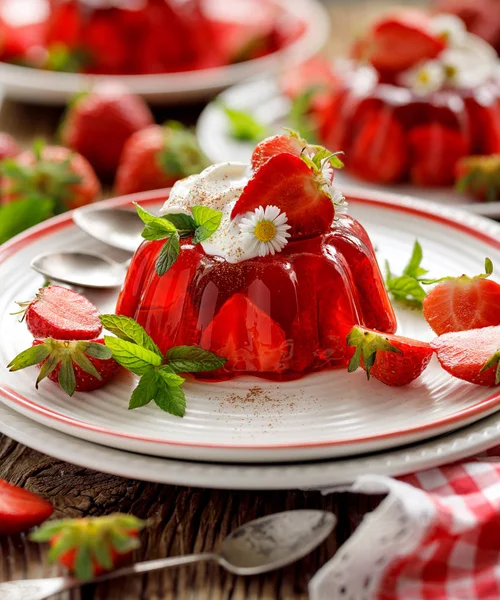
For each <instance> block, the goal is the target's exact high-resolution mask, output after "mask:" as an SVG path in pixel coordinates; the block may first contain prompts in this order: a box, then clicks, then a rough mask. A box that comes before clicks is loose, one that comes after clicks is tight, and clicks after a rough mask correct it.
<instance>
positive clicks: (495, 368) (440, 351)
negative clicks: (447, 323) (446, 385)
mask: <svg viewBox="0 0 500 600" xmlns="http://www.w3.org/2000/svg"><path fill="white" fill-rule="evenodd" d="M431 346H432V347H433V348H434V349H435V350H436V353H437V357H438V360H439V362H440V363H441V366H442V367H443V369H445V370H446V371H448V373H450V374H451V375H453V377H458V379H463V380H464V381H468V382H469V383H475V384H476V385H485V386H494V385H498V384H500V326H496V327H483V328H482V329H471V330H469V331H458V332H453V333H446V334H445V335H442V336H440V337H438V338H436V339H435V340H434V341H432V342H431Z"/></svg>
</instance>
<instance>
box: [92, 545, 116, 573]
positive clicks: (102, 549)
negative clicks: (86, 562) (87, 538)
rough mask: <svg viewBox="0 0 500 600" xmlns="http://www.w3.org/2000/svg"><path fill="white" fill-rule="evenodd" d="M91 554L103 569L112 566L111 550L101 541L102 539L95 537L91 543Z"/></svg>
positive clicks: (108, 569) (108, 568)
mask: <svg viewBox="0 0 500 600" xmlns="http://www.w3.org/2000/svg"><path fill="white" fill-rule="evenodd" d="M92 555H93V556H94V557H95V559H96V561H97V563H98V564H99V566H100V567H102V568H103V569H106V570H107V571H110V570H111V569H112V568H113V560H112V558H111V552H110V551H109V548H108V546H107V544H103V543H102V540H99V539H97V540H95V543H94V544H92Z"/></svg>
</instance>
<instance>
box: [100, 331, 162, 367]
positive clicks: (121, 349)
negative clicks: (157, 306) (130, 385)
mask: <svg viewBox="0 0 500 600" xmlns="http://www.w3.org/2000/svg"><path fill="white" fill-rule="evenodd" d="M104 341H105V343H106V346H107V347H108V348H109V349H110V350H111V351H112V352H113V358H114V359H115V360H116V362H117V363H118V364H120V365H121V366H122V367H125V368H126V369H128V370H129V371H132V373H135V374H136V375H144V373H146V371H148V370H149V369H150V368H151V366H153V367H158V366H160V365H161V363H162V358H161V356H158V354H156V352H152V351H151V350H148V349H147V348H143V347H141V346H138V345H137V344H134V343H133V342H128V341H126V340H121V339H119V338H115V337H110V336H104Z"/></svg>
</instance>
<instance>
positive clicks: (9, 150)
mask: <svg viewBox="0 0 500 600" xmlns="http://www.w3.org/2000/svg"><path fill="white" fill-rule="evenodd" d="M20 151H21V149H20V148H19V146H18V145H17V142H16V140H15V139H14V138H13V137H12V136H11V135H9V134H8V133H4V132H0V160H3V159H4V158H12V157H13V156H17V155H18V154H19V152H20Z"/></svg>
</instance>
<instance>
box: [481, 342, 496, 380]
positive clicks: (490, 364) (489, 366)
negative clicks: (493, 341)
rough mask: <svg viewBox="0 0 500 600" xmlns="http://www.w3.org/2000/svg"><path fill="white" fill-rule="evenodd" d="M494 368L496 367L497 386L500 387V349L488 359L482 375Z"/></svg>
mask: <svg viewBox="0 0 500 600" xmlns="http://www.w3.org/2000/svg"><path fill="white" fill-rule="evenodd" d="M494 367H496V372H495V385H498V384H499V383H500V348H499V349H498V350H497V351H496V352H495V353H494V354H493V355H492V356H490V358H488V360H487V361H486V362H485V363H484V365H483V368H482V369H481V371H480V373H484V371H488V369H493V368H494Z"/></svg>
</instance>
